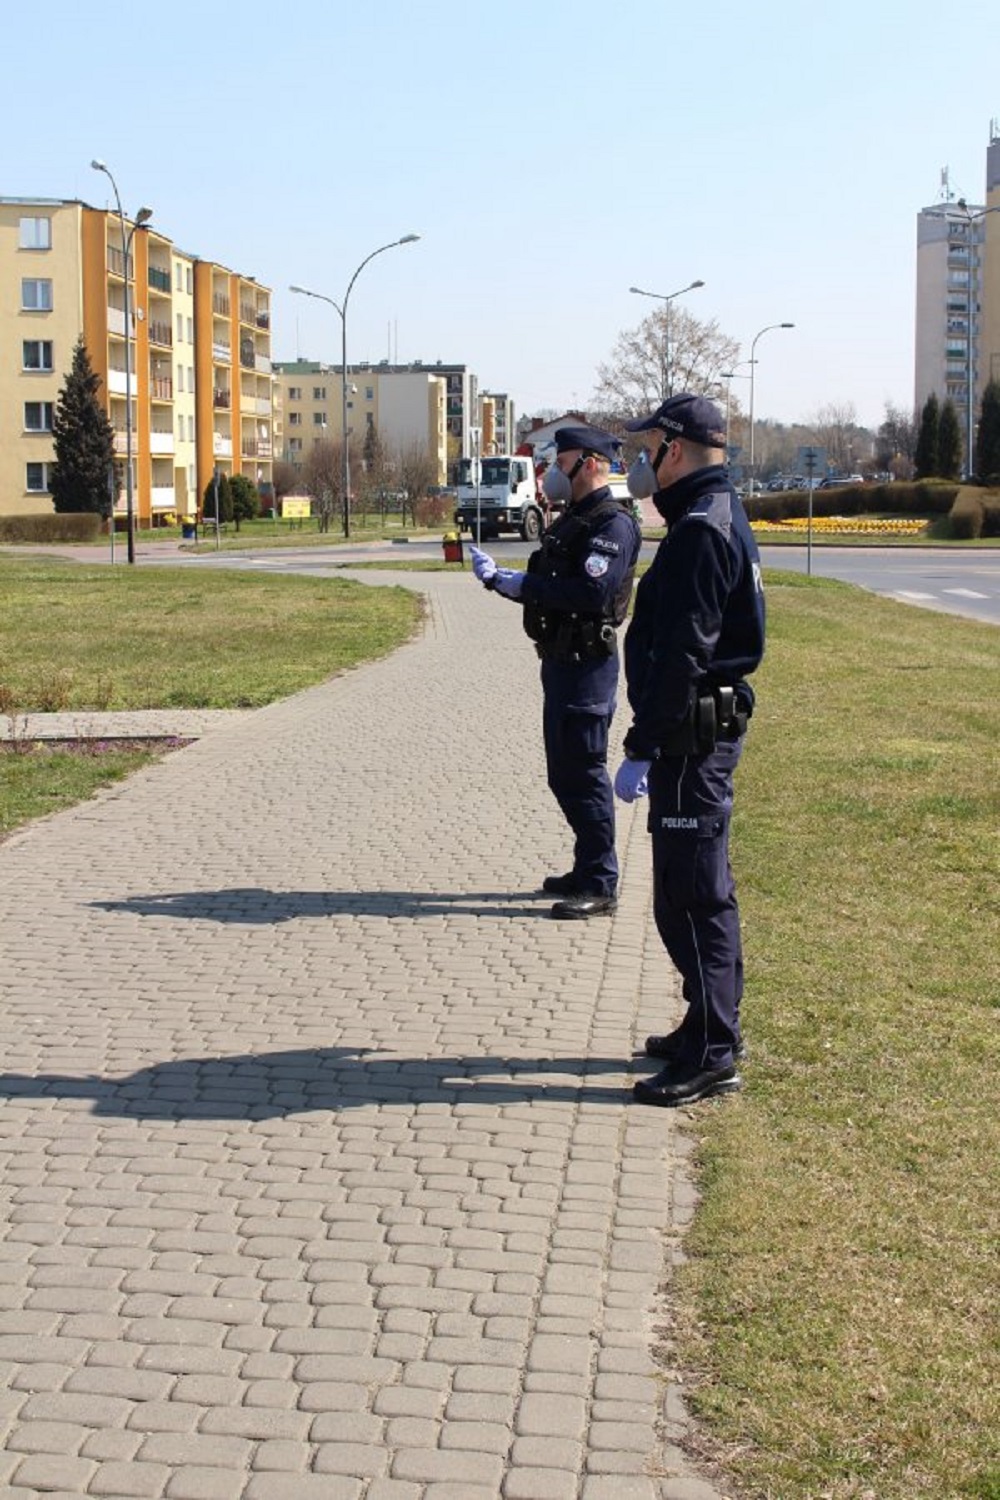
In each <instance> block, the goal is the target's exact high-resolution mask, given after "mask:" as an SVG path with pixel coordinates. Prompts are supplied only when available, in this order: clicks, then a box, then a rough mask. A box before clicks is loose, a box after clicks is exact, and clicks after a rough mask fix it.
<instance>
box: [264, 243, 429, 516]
mask: <svg viewBox="0 0 1000 1500" xmlns="http://www.w3.org/2000/svg"><path fill="white" fill-rule="evenodd" d="M419 238H420V236H419V234H404V235H403V236H402V237H401V238H400V239H398V240H390V241H389V243H388V244H387V245H379V247H378V249H377V250H373V251H372V252H371V254H370V255H366V256H365V258H364V260H363V261H362V262H361V264H360V266H358V269H357V270H356V271H355V273H354V275H353V276H352V277H351V279H350V281H349V282H348V283H347V291H346V292H345V293H344V300H343V302H334V300H333V298H332V297H326V296H324V294H323V293H322V292H311V291H310V290H309V288H308V287H304V286H290V287H289V288H288V290H289V291H290V292H298V293H299V295H300V296H302V297H315V298H316V300H317V301H318V302H328V303H329V304H330V306H331V307H332V308H334V310H335V311H336V313H337V315H338V317H339V318H340V334H341V342H340V374H341V382H340V383H341V422H342V443H343V451H342V462H341V472H342V475H343V487H344V499H343V517H344V535H345V536H350V534H351V455H350V443H349V441H348V431H347V303H348V299H349V298H350V295H351V288H352V287H353V286H354V283H355V282H356V281H357V279H358V277H359V276H360V275H361V272H362V271H363V270H364V268H365V266H366V265H367V264H368V262H369V261H370V260H374V259H375V257H376V255H381V254H382V253H383V252H384V251H386V250H394V249H395V248H396V246H397V245H412V244H413V242H414V241H415V240H419Z"/></svg>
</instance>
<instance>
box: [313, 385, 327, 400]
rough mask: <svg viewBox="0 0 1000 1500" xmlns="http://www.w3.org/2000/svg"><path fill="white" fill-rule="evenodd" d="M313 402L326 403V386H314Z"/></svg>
mask: <svg viewBox="0 0 1000 1500" xmlns="http://www.w3.org/2000/svg"><path fill="white" fill-rule="evenodd" d="M313 400H314V401H325V400H326V386H325V385H314V386H313Z"/></svg>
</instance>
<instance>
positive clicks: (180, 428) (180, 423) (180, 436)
mask: <svg viewBox="0 0 1000 1500" xmlns="http://www.w3.org/2000/svg"><path fill="white" fill-rule="evenodd" d="M177 441H178V442H179V443H183V441H184V418H183V417H178V418H177Z"/></svg>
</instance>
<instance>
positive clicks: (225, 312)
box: [212, 292, 229, 318]
mask: <svg viewBox="0 0 1000 1500" xmlns="http://www.w3.org/2000/svg"><path fill="white" fill-rule="evenodd" d="M212 311H213V312H214V313H216V314H218V316H219V317H220V318H228V317H229V298H228V297H223V296H222V294H221V293H220V292H213V294H212Z"/></svg>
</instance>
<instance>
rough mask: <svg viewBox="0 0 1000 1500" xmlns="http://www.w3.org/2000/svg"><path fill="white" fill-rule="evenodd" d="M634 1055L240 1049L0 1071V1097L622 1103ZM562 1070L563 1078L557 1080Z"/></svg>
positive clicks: (117, 1104)
mask: <svg viewBox="0 0 1000 1500" xmlns="http://www.w3.org/2000/svg"><path fill="white" fill-rule="evenodd" d="M630 1061H631V1060H630V1059H627V1058H624V1057H616V1058H595V1057H591V1058H580V1057H560V1058H537V1057H529V1058H504V1057H491V1056H484V1057H451V1058H441V1057H438V1058H412V1059H407V1058H399V1057H383V1056H380V1054H379V1053H378V1052H377V1051H374V1050H372V1051H368V1050H365V1049H362V1048H355V1047H307V1048H302V1049H300V1050H295V1051H286V1052H265V1053H238V1054H236V1055H235V1056H229V1057H196V1058H182V1059H179V1060H178V1061H175V1062H163V1063H153V1064H152V1065H151V1066H150V1067H148V1068H140V1069H139V1070H138V1071H137V1072H135V1073H130V1074H128V1075H127V1076H126V1077H124V1078H101V1077H99V1076H97V1075H95V1074H90V1075H84V1076H82V1077H76V1078H74V1077H72V1076H70V1075H68V1074H55V1073H39V1074H36V1075H32V1074H27V1073H4V1074H0V1098H6V1099H10V1100H17V1099H25V1098H28V1099H30V1098H75V1099H81V1098H82V1099H93V1101H94V1110H93V1112H94V1114H95V1115H118V1116H134V1117H137V1118H142V1119H158V1120H190V1119H201V1120H270V1119H280V1118H282V1117H284V1116H285V1115H295V1114H301V1113H306V1112H310V1111H313V1110H326V1111H336V1110H345V1109H357V1108H360V1107H362V1106H364V1105H370V1104H386V1105H393V1104H398V1105H411V1104H425V1103H430V1102H436V1103H444V1104H448V1105H456V1104H458V1105H460V1104H463V1103H466V1104H476V1105H483V1104H495V1105H498V1106H501V1105H505V1104H523V1103H528V1102H531V1101H540V1100H545V1101H548V1102H563V1103H573V1104H579V1103H587V1104H609V1103H611V1104H621V1103H623V1102H624V1100H625V1098H626V1091H625V1088H624V1087H623V1086H622V1085H619V1086H618V1087H615V1088H612V1087H610V1086H603V1087H602V1086H601V1085H600V1084H599V1083H596V1082H592V1081H591V1080H592V1079H594V1078H596V1077H599V1076H600V1075H601V1074H608V1073H613V1074H616V1075H622V1074H623V1073H625V1072H626V1071H627V1069H628V1067H629V1064H630ZM559 1079H565V1080H566V1081H565V1082H559V1081H558V1080H559Z"/></svg>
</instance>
